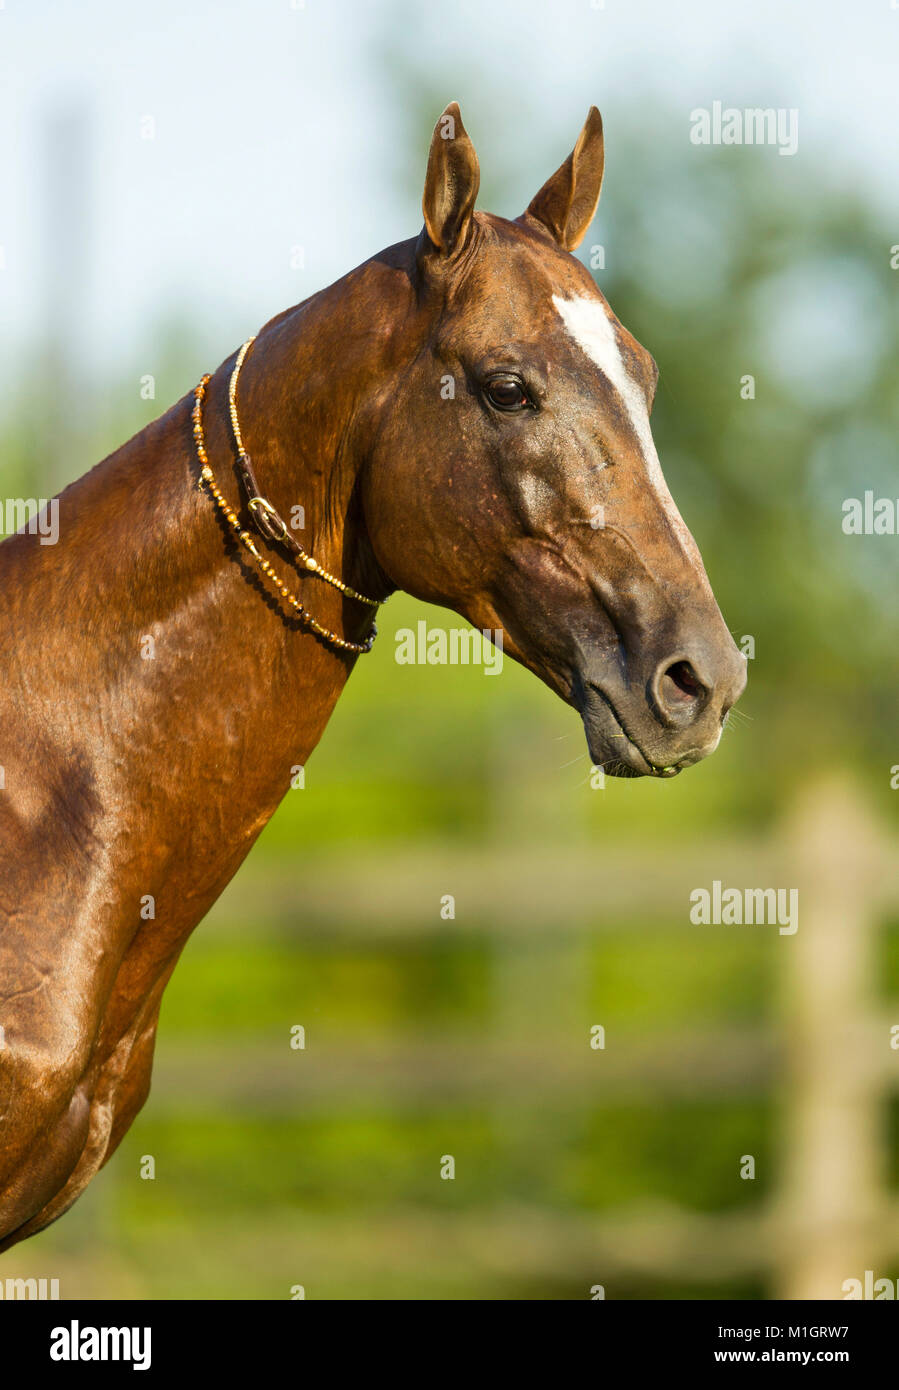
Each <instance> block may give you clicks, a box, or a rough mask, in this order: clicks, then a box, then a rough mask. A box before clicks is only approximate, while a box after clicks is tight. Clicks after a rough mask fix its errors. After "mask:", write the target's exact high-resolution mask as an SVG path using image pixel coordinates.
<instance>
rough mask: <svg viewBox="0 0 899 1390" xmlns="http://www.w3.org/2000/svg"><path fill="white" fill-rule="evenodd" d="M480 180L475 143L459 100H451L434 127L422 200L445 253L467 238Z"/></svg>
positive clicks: (428, 223)
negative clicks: (472, 140) (464, 120)
mask: <svg viewBox="0 0 899 1390" xmlns="http://www.w3.org/2000/svg"><path fill="white" fill-rule="evenodd" d="M480 182H481V171H480V168H479V166H478V157H477V155H476V154H475V150H474V145H473V144H472V143H471V140H470V139H469V137H468V131H467V130H466V129H465V127H464V125H463V124H462V115H461V112H460V111H459V104H458V102H455V101H451V102H450V104H449V106H448V107H447V108H446V110H445V111H444V113H443V115H442V116H441V117H440V120H439V121H438V122H437V124H436V125H435V127H434V134H433V136H432V137H431V150H430V153H429V155H428V172H427V174H426V176H425V191H424V195H423V197H422V200H421V207H422V211H423V212H424V215H425V231H426V232H427V234H428V236H429V237H430V239H431V242H432V244H433V245H434V246H435V247H436V249H437V250H438V251H439V252H441V253H442V254H443V255H444V256H451V255H453V254H454V253H455V252H456V251H460V250H461V249H462V247H463V246H464V245H465V243H466V241H467V240H468V234H469V232H470V231H471V219H472V216H473V214H474V204H475V199H476V198H477V196H478V188H479V186H480Z"/></svg>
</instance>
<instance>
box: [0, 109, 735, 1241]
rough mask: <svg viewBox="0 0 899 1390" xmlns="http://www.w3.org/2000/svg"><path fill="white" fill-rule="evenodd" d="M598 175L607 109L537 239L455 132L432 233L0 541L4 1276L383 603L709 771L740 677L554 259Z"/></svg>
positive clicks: (595, 292)
mask: <svg viewBox="0 0 899 1390" xmlns="http://www.w3.org/2000/svg"><path fill="white" fill-rule="evenodd" d="M603 169H604V141H603V127H602V120H601V118H600V115H599V112H598V111H597V110H596V108H595V107H591V109H590V112H589V114H588V116H587V120H586V122H585V124H584V126H583V129H582V130H581V132H580V135H579V136H578V139H577V142H576V144H575V146H574V149H573V150H572V152H571V153H570V154H569V156H568V157H567V159H566V160H565V161H564V163H563V164H562V165H561V166H560V167H559V168H558V169H557V170H556V172H555V173H554V174H553V175H552V176H551V177H550V178H549V179H548V180H547V182H546V183H545V184H544V185H543V187H542V188H541V189H540V191H539V192H538V193H537V194H536V196H535V197H534V198H533V199H532V201H531V202H530V204H529V205H528V207H527V209H526V211H525V212H524V213H522V214H521V216H519V217H517V218H515V220H514V221H509V220H505V219H503V218H501V217H498V216H494V215H492V214H489V213H485V212H482V211H480V210H476V209H475V202H476V198H477V193H478V185H479V179H480V173H479V165H478V159H477V156H476V154H475V150H474V146H473V144H472V142H471V139H470V137H469V135H468V132H467V131H466V129H465V127H464V125H463V122H462V117H461V113H460V111H459V107H458V105H457V103H455V102H453V103H450V105H449V106H447V108H446V110H445V111H444V112H443V114H442V116H441V117H440V119H439V120H438V122H437V125H436V127H435V129H434V133H433V137H432V140H431V144H430V151H429V155H428V161H427V172H426V176H425V184H424V194H423V198H422V208H423V213H424V225H423V227H422V228H421V231H420V233H419V234H418V236H417V237H413V238H411V239H409V240H407V241H403V242H400V243H398V244H397V245H394V246H392V247H390V248H388V249H387V250H385V251H381V252H379V253H378V254H376V255H374V256H372V257H371V259H369V260H367V261H365V262H364V263H363V264H362V265H360V266H358V267H357V268H356V269H355V270H353V271H351V272H350V273H349V274H347V275H345V276H344V277H343V278H342V279H340V280H338V281H337V282H336V283H335V284H333V285H331V286H330V287H329V288H326V289H323V290H322V291H320V292H319V293H317V294H314V295H313V296H312V297H311V298H309V299H307V300H305V301H303V302H302V303H301V304H299V305H297V306H295V307H294V308H292V309H289V310H287V311H286V312H284V313H281V314H280V315H278V316H277V317H275V318H274V319H272V320H271V321H270V322H269V323H268V324H266V325H265V326H264V327H263V328H262V329H261V330H260V332H259V333H258V335H257V336H256V338H255V339H251V340H250V341H249V342H248V343H245V344H244V345H243V347H242V348H241V349H240V352H239V353H238V354H236V355H233V354H232V356H231V357H229V358H228V359H226V361H225V362H224V363H222V365H221V366H220V367H219V368H218V370H217V371H216V372H215V373H214V374H213V375H212V376H211V377H209V378H204V379H203V381H202V382H201V383H200V385H199V386H197V387H196V389H195V390H194V391H193V392H192V393H189V394H188V395H187V396H185V397H184V398H182V400H180V401H179V402H178V403H177V404H176V405H174V406H173V407H172V408H171V409H170V410H168V411H167V413H166V414H164V415H162V416H161V417H160V418H159V419H157V420H156V421H155V422H154V423H152V424H150V425H148V426H147V427H146V428H145V429H143V430H141V431H140V433H139V434H137V435H135V437H134V438H133V439H131V440H130V441H129V442H128V443H126V444H124V445H123V446H122V447H121V448H119V449H118V450H117V451H116V452H114V453H113V454H111V455H110V456H109V457H108V458H106V459H105V460H103V461H102V462H101V463H99V464H98V465H97V466H96V467H94V468H93V469H92V470H91V471H90V472H88V473H87V474H86V475H85V476H83V477H82V478H80V479H79V480H78V481H76V482H74V483H73V484H72V485H71V486H69V487H67V488H66V489H65V490H64V491H63V492H62V493H61V494H60V496H59V498H58V499H57V502H58V506H59V513H58V515H59V534H58V537H57V540H56V544H55V545H43V544H41V543H40V541H39V538H38V536H37V535H36V534H34V532H33V529H32V528H24V529H21V530H20V531H19V532H18V533H17V534H15V535H13V536H10V537H9V538H8V539H7V540H6V541H4V543H3V544H2V545H0V642H2V652H3V671H4V678H3V682H2V685H0V766H2V769H3V779H2V782H0V785H2V788H3V790H2V791H0V845H2V868H0V1030H2V1031H0V1043H2V1045H0V1117H2V1120H0V1124H2V1152H0V1249H7V1248H9V1247H10V1246H11V1245H14V1244H15V1243H16V1242H17V1241H21V1240H23V1239H24V1238H26V1237H28V1236H31V1235H33V1234H34V1233H35V1232H37V1231H40V1230H42V1229H43V1228H44V1227H46V1226H47V1225H48V1224H49V1223H50V1222H52V1221H54V1220H56V1218H58V1217H59V1216H61V1215H62V1214H63V1213H64V1212H65V1211H66V1210H67V1209H68V1208H69V1207H70V1206H71V1205H72V1203H73V1202H74V1201H75V1200H76V1198H77V1197H78V1196H79V1194H80V1193H81V1192H82V1191H83V1190H84V1188H85V1187H86V1186H87V1184H88V1183H89V1182H90V1180H91V1178H92V1177H93V1176H94V1174H95V1173H97V1171H98V1170H99V1169H100V1168H101V1167H102V1165H103V1164H104V1163H106V1162H107V1161H108V1159H109V1158H110V1157H111V1155H112V1154H113V1153H114V1152H115V1150H116V1147H117V1145H118V1144H119V1142H120V1140H121V1139H122V1136H123V1135H124V1134H125V1132H126V1131H127V1130H128V1128H129V1126H130V1125H131V1123H132V1121H133V1120H134V1118H135V1116H136V1115H137V1113H138V1112H139V1110H140V1109H141V1106H142V1105H143V1103H144V1101H145V1099H146V1097H147V1094H148V1091H149V1085H150V1074H151V1067H152V1058H153V1048H154V1042H155V1037H156V1027H157V1020H158V1014H159V1007H160V1000H161V998H162V994H163V990H164V989H165V986H166V984H167V982H168V980H169V978H170V976H171V974H172V971H173V970H174V968H175V965H176V963H177V960H178V957H179V954H180V952H181V950H182V948H183V946H184V944H185V942H186V940H187V938H188V936H189V934H190V933H191V931H192V930H193V929H194V927H195V926H196V925H197V923H198V922H199V921H200V920H201V919H202V918H203V916H204V915H205V913H206V912H207V911H208V909H209V908H210V906H211V905H212V904H213V903H214V902H215V900H216V898H217V897H218V896H219V894H220V893H221V892H222V890H223V889H224V887H225V885H226V884H227V883H228V882H229V880H230V879H231V878H232V876H233V875H234V873H235V872H236V870H237V868H238V867H239V865H240V864H241V862H242V861H243V860H244V858H245V857H246V855H247V854H248V852H249V850H250V848H251V846H252V845H253V843H254V841H255V840H256V837H257V836H258V835H259V833H260V831H261V830H262V828H263V826H264V825H265V824H266V822H267V821H268V819H269V817H270V816H271V815H272V813H273V812H274V810H275V808H276V807H277V805H278V803H279V802H280V801H281V799H282V797H283V796H284V795H285V793H286V792H287V790H288V789H289V787H290V786H291V782H292V778H293V777H294V776H295V773H296V770H297V768H298V767H304V766H305V764H306V762H307V760H308V758H309V756H310V754H311V753H312V751H313V749H314V748H315V746H316V744H317V743H318V741H319V739H320V737H321V735H322V733H323V731H324V728H325V725H326V724H327V722H328V718H329V716H330V714H331V711H332V710H333V708H334V705H335V703H336V701H337V699H338V696H339V695H340V693H341V691H342V689H343V686H344V684H345V682H346V680H347V678H348V676H349V675H350V672H351V671H352V669H353V667H354V665H355V663H356V661H357V660H358V659H359V657H360V656H363V655H364V654H365V653H366V652H367V651H368V650H369V649H370V647H371V645H372V642H373V641H374V640H375V635H376V629H375V626H374V623H373V617H374V615H375V612H376V610H377V607H378V605H379V604H381V603H382V602H383V601H384V600H385V599H387V597H388V596H389V595H390V594H391V593H393V592H394V591H396V590H398V589H404V590H406V591H407V592H408V593H410V594H412V595H414V596H415V597H416V598H418V599H420V600H423V601H425V602H429V603H435V604H439V605H441V606H443V607H446V608H450V609H452V610H454V611H455V612H456V613H458V614H460V615H461V616H462V617H463V618H464V619H466V620H467V621H468V622H469V623H471V624H472V625H473V626H474V627H475V628H479V629H481V630H482V631H487V630H489V631H491V632H495V633H497V634H500V635H501V638H502V642H503V647H504V651H505V652H506V653H508V654H510V655H511V656H513V657H514V658H515V659H516V660H517V661H519V662H520V663H521V664H522V665H524V666H525V667H527V668H528V669H529V670H530V671H532V672H533V673H534V675H536V676H537V677H539V679H540V680H542V681H543V682H545V683H546V685H548V686H549V687H550V688H551V689H552V690H553V691H555V692H556V693H557V694H558V695H559V696H560V697H561V698H562V699H563V700H564V701H565V702H566V703H567V704H568V705H570V706H571V707H572V708H573V709H574V710H575V711H576V713H577V714H578V715H579V717H580V720H581V723H582V725H583V729H584V733H585V737H586V743H587V748H588V752H589V756H590V758H591V759H592V761H593V763H594V764H595V765H597V766H601V767H603V768H604V769H605V771H606V772H607V773H609V774H610V775H615V776H622V777H639V776H644V777H657V778H670V777H673V776H675V775H677V774H678V773H679V772H681V771H682V770H683V769H684V768H686V767H689V766H690V765H691V764H694V763H696V762H698V761H699V760H700V759H701V758H704V757H705V756H706V755H708V754H709V753H711V752H712V751H713V750H714V749H715V748H716V746H717V744H718V741H719V739H720V737H721V731H722V727H723V725H724V722H725V719H726V716H727V713H728V710H729V709H730V708H731V706H732V705H733V703H734V701H735V700H736V699H738V697H739V696H740V694H741V692H742V690H743V687H744V685H745V680H746V667H745V660H744V658H743V657H742V656H741V654H740V653H739V651H738V650H737V648H736V646H735V644H734V642H733V639H732V637H731V635H730V633H729V631H728V629H727V627H726V625H725V623H724V620H723V618H722V615H721V613H720V610H719V608H718V605H717V603H716V601H715V598H714V596H713V593H712V590H711V586H710V584H709V581H708V578H707V576H706V573H705V570H704V567H703V563H702V560H701V558H700V554H699V551H698V549H697V546H696V544H695V542H694V540H693V538H692V536H691V534H690V532H689V531H688V529H687V527H686V526H685V524H684V522H683V520H682V519H681V516H680V514H679V512H678V510H677V507H676V506H675V503H674V501H673V499H672V496H671V494H670V492H669V490H668V488H667V486H666V483H665V480H664V477H663V475H662V471H661V467H660V464H659V460H658V456H657V453H656V450H655V447H654V444H653V438H652V434H651V431H650V424H649V414H650V410H651V407H652V401H653V395H654V392H655V385H656V380H657V377H658V371H657V368H656V365H655V363H654V361H653V359H652V357H651V356H650V354H649V353H648V352H647V351H646V349H645V348H643V347H642V346H641V345H640V344H639V343H638V342H637V341H636V339H635V338H633V337H632V336H631V334H630V333H629V332H628V331H627V330H626V329H625V328H624V327H623V325H622V324H621V323H620V322H619V320H618V319H617V318H616V317H615V315H614V314H613V312H612V310H611V309H610V307H609V305H608V303H607V301H606V300H605V298H604V296H603V295H602V293H601V292H600V291H599V289H598V288H597V286H596V284H595V282H594V280H593V277H592V276H591V275H590V273H589V272H588V270H587V269H586V268H585V266H584V265H583V264H582V263H581V262H580V261H579V260H578V259H576V257H575V256H574V255H573V254H572V252H573V251H574V250H575V248H576V247H577V246H578V245H579V244H580V242H581V240H582V238H583V237H584V235H585V233H586V231H587V228H588V226H589V224H590V222H591V220H592V218H593V216H594V213H595V211H596V206H597V203H598V200H599V195H600V188H601V185H602V178H603ZM298 504H299V505H300V507H301V511H300V510H298V509H297V507H298ZM285 511H288V512H289V516H290V517H291V520H290V521H285V519H284V512H285ZM300 515H302V519H303V526H302V528H300V527H298V526H297V525H295V524H294V522H295V520H296V519H297V518H298V517H299V516H300ZM299 530H301V535H300V536H298V534H297V532H298V531H299ZM42 539H43V538H42ZM335 892H339V885H338V884H335Z"/></svg>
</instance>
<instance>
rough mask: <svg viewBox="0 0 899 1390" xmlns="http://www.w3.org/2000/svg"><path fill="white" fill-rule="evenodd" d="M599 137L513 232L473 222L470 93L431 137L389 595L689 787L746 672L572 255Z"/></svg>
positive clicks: (645, 390) (598, 160)
mask: <svg viewBox="0 0 899 1390" xmlns="http://www.w3.org/2000/svg"><path fill="white" fill-rule="evenodd" d="M603 163H604V154H603V131H602V121H601V119H600V115H599V112H598V111H597V110H596V108H595V107H593V108H591V110H590V113H589V115H588V117H587V121H586V123H585V125H584V128H583V130H582V131H581V133H580V135H579V137H578V140H577V143H576V145H575V147H574V150H573V151H572V153H571V154H570V155H569V157H568V158H567V159H566V160H565V162H564V164H562V166H561V167H560V168H559V169H558V170H557V171H556V173H554V174H553V175H552V177H551V178H550V179H549V180H548V181H547V182H546V183H545V184H544V185H543V187H542V188H541V189H540V191H539V192H538V193H537V195H536V197H534V199H533V200H532V201H531V203H530V205H529V206H528V208H527V211H526V212H525V213H523V214H522V216H520V217H518V218H517V219H516V220H515V221H514V222H510V221H506V220H504V219H503V218H500V217H495V216H492V215H491V214H489V213H484V212H479V211H475V200H476V197H477V192H478V184H479V167H478V160H477V155H476V154H475V150H474V146H473V145H472V142H471V140H470V138H469V136H468V134H467V133H466V131H465V128H464V126H463V124H462V120H461V116H460V113H459V108H458V106H457V105H456V104H455V103H452V104H451V105H450V106H448V107H447V109H446V111H445V112H444V114H443V116H442V117H441V119H440V121H439V122H438V124H437V126H436V128H435V131H434V136H433V139H432V142H431V149H430V156H429V160H428V169H427V177H426V181H425V189H424V198H423V209H424V219H425V220H424V227H423V229H422V232H421V235H420V237H419V239H418V242H417V243H416V245H415V248H414V250H415V254H414V267H413V269H412V272H411V277H412V279H413V280H414V302H415V313H416V315H417V316H418V318H419V321H420V322H422V323H423V324H424V325H425V326H424V329H423V330H421V331H420V337H419V341H418V344H417V351H416V353H415V355H414V357H413V358H412V359H411V360H410V361H409V362H408V363H407V365H406V367H405V370H404V371H403V373H402V374H401V376H400V378H399V380H397V381H395V382H394V383H393V387H392V390H391V393H390V401H389V405H387V406H386V407H385V411H384V415H383V418H382V420H381V423H380V427H379V430H378V432H377V437H376V441H375V443H374V444H373V446H372V449H371V453H370V458H369V461H368V466H367V469H366V471H365V475H364V480H363V487H364V508H365V515H366V523H367V529H368V535H369V539H370V542H371V545H372V547H373V550H374V553H375V556H376V558H377V560H378V563H379V565H380V567H381V569H382V570H383V572H384V573H385V574H386V575H388V576H389V577H390V580H391V582H392V583H393V584H395V585H397V586H399V587H402V588H404V589H406V590H407V591H409V592H410V593H412V594H414V595H416V596H417V597H420V598H422V599H425V600H428V601H431V602H436V603H439V604H443V605H445V606H447V607H450V608H452V609H454V610H455V611H457V612H459V613H460V614H462V615H463V616H464V617H465V618H467V619H468V620H469V621H470V622H471V623H473V624H474V625H475V626H477V627H479V628H482V629H494V630H496V629H499V630H501V632H502V634H503V645H504V649H505V650H506V651H507V652H509V653H510V654H511V655H512V656H514V657H515V658H516V659H517V660H519V661H520V662H522V663H523V664H524V665H525V666H526V667H528V668H529V669H530V670H532V671H534V672H535V673H536V674H537V675H538V676H539V677H540V678H541V679H542V680H543V681H545V682H546V683H547V684H548V685H549V686H550V687H551V688H552V689H554V690H556V691H557V692H558V693H559V694H560V695H561V696H562V698H563V699H565V700H566V701H567V702H568V703H569V704H571V705H572V706H574V707H575V708H576V709H577V710H578V712H579V713H580V715H581V718H582V720H583V724H584V729H585V732H586V736H587V744H588V748H589V752H590V756H591V758H592V759H593V761H594V763H596V764H600V765H603V766H604V767H605V769H606V770H607V771H608V772H610V773H613V774H616V775H618V776H640V775H653V776H657V777H670V776H674V775H675V774H676V773H677V772H678V771H680V770H681V769H682V768H684V767H687V766H689V765H690V764H692V763H695V762H697V761H698V760H699V759H700V758H703V757H705V756H706V755H707V754H709V753H711V752H712V751H713V750H714V749H715V748H716V747H717V745H718V742H719V739H720V737H721V731H722V727H723V724H724V720H725V718H726V715H727V712H728V710H729V709H730V707H731V706H732V705H733V703H734V702H735V700H737V699H738V697H739V695H740V694H741V692H742V690H743V687H744V685H745V682H746V669H745V659H744V658H743V656H742V655H741V653H740V652H739V651H738V650H737V648H736V646H735V644H734V641H733V639H732V637H731V635H730V633H729V631H728V629H727V627H726V626H725V623H724V620H723V618H722V616H721V612H720V610H719V608H718V605H717V603H716V602H715V598H714V595H713V593H712V590H711V587H710V584H709V581H708V578H707V576H706V573H705V569H704V567H703V563H702V559H701V557H700V554H699V551H698V549H697V546H696V544H695V542H694V540H693V537H692V536H691V535H690V532H689V531H688V530H687V527H686V526H685V524H684V522H683V520H682V518H681V516H680V514H679V512H678V510H677V507H676V506H675V503H674V501H673V499H672V497H671V494H670V492H669V491H668V488H667V486H666V483H665V479H664V477H663V475H662V470H661V467H660V465H659V460H658V455H657V453H656V449H655V446H654V444H653V438H652V432H651V430H650V424H649V416H650V411H651V409H652V402H653V395H654V392H655V386H656V380H657V376H658V372H657V368H656V365H655V363H654V361H653V359H652V357H651V356H650V355H649V353H648V352H647V351H646V349H645V348H643V347H642V346H641V345H640V344H639V343H638V342H637V341H636V339H635V338H633V337H632V336H631V334H630V333H629V332H628V331H627V329H626V328H624V327H623V325H622V324H621V323H620V322H619V321H618V319H617V318H616V317H615V315H614V313H613V312H612V310H611V308H610V307H609V305H608V303H607V302H606V300H605V298H604V297H603V295H602V294H601V292H600V291H599V289H598V288H597V286H596V284H595V282H594V280H593V278H592V276H591V275H590V274H589V272H588V271H587V270H586V269H585V267H584V266H583V265H582V264H581V262H580V261H578V260H577V259H575V257H574V256H573V255H572V254H571V253H572V251H573V250H574V249H575V248H576V247H577V246H578V245H579V243H580V242H581V240H582V239H583V237H584V234H585V233H586V231H587V228H588V226H589V224H590V222H591V220H592V218H593V215H594V212H595V210H596V206H597V203H598V201H599V194H600V187H601V184H602V177H603Z"/></svg>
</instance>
